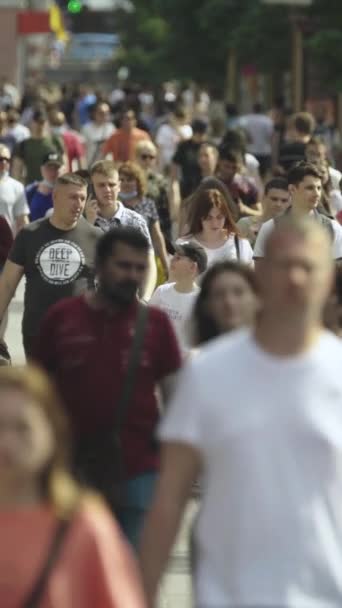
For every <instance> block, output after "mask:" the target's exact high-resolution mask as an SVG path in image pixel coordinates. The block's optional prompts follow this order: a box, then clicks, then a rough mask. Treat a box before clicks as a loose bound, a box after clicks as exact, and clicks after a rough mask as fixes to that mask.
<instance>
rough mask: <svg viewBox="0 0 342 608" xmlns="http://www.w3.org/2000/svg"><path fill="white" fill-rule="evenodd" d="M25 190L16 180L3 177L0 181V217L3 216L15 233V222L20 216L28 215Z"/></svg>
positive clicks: (7, 176) (6, 176)
mask: <svg viewBox="0 0 342 608" xmlns="http://www.w3.org/2000/svg"><path fill="white" fill-rule="evenodd" d="M29 213H30V209H29V206H28V204H27V199H26V194H25V188H24V186H23V184H22V183H21V182H19V181H18V180H17V179H13V177H10V176H9V175H5V176H4V177H3V178H1V179H0V215H3V216H4V217H5V218H6V220H7V221H8V223H9V225H10V226H11V228H12V232H13V233H15V232H16V220H17V218H18V217H19V216H21V215H29Z"/></svg>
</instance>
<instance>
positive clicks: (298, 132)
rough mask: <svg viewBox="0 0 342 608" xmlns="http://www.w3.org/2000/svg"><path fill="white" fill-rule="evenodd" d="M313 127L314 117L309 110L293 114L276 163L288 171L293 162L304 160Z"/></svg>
mask: <svg viewBox="0 0 342 608" xmlns="http://www.w3.org/2000/svg"><path fill="white" fill-rule="evenodd" d="M314 129H315V119H314V117H313V116H312V115H311V114H310V113H309V112H298V114H294V115H293V116H292V117H291V119H290V123H289V129H288V137H287V141H286V142H285V143H284V144H283V145H282V146H281V147H280V151H279V160H278V164H279V166H280V167H281V169H282V170H283V171H284V172H286V173H287V172H288V171H289V170H290V169H291V168H292V167H293V166H294V165H295V164H297V163H299V162H301V161H303V160H305V148H306V144H307V143H308V142H309V141H310V139H311V137H312V134H313V132H314Z"/></svg>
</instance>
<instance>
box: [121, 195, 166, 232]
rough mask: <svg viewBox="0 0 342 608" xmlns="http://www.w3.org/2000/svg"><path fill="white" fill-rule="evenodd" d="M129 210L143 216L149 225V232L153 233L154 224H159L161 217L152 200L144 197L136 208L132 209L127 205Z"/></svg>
mask: <svg viewBox="0 0 342 608" xmlns="http://www.w3.org/2000/svg"><path fill="white" fill-rule="evenodd" d="M126 206H127V207H128V209H131V210H132V211H135V212H136V213H139V214H140V215H142V216H143V218H144V219H145V222H146V223H147V225H148V228H149V230H150V231H151V229H152V226H153V224H155V223H156V222H159V215H158V211H157V207H156V204H155V202H154V201H153V200H152V199H151V198H147V197H146V196H144V197H143V198H142V199H140V200H139V202H138V203H137V204H136V205H134V207H130V206H129V205H126Z"/></svg>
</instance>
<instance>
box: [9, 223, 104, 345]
mask: <svg viewBox="0 0 342 608" xmlns="http://www.w3.org/2000/svg"><path fill="white" fill-rule="evenodd" d="M100 236H101V232H100V231H99V230H97V229H96V228H94V226H91V225H90V224H89V223H88V222H87V221H86V220H85V219H84V218H80V220H79V221H78V223H77V226H76V227H75V228H73V229H72V230H60V229H59V228H56V227H55V226H53V225H52V224H51V222H50V220H49V219H43V220H38V221H37V222H33V223H32V224H29V225H28V226H25V227H24V228H23V229H22V230H21V231H20V232H19V233H18V235H17V237H16V239H15V241H14V245H13V247H12V250H11V252H10V255H9V259H10V260H11V262H14V264H18V265H19V266H22V267H23V268H24V274H25V276H26V287H25V298H24V316H23V334H24V335H25V336H36V334H37V333H38V329H39V325H40V322H41V320H42V318H43V316H44V314H45V313H46V311H47V310H48V308H49V307H50V306H51V305H52V304H55V302H57V301H58V300H60V299H62V298H66V297H68V296H71V295H74V294H75V293H81V292H83V291H85V290H86V289H87V288H89V287H92V286H93V282H94V260H95V247H96V243H97V240H98V239H99V238H100Z"/></svg>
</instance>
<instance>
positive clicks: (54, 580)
mask: <svg viewBox="0 0 342 608" xmlns="http://www.w3.org/2000/svg"><path fill="white" fill-rule="evenodd" d="M67 447H68V440H67V433H66V425H65V420H64V417H63V415H62V409H61V407H60V404H59V402H58V398H57V396H56V394H55V392H54V389H53V388H52V386H51V385H50V382H49V381H48V380H47V378H46V376H45V375H44V374H43V373H42V372H40V371H39V370H37V369H36V368H32V367H26V368H2V369H0V539H1V542H0V606H1V608H33V607H35V608H38V607H39V608H114V607H115V608H144V606H145V603H144V599H143V594H142V590H141V586H140V580H139V576H138V573H137V569H136V565H135V562H134V559H133V557H132V555H131V553H130V550H129V548H128V547H127V545H126V543H125V541H124V540H123V538H122V537H121V534H120V532H119V530H118V528H117V525H116V524H115V522H114V521H113V520H112V518H111V516H110V515H109V512H108V511H107V509H106V508H105V507H104V505H103V504H102V503H101V501H100V499H98V498H97V497H96V496H90V495H87V494H85V493H83V492H82V491H81V490H80V488H79V487H78V486H77V485H76V484H75V483H74V481H73V480H72V478H71V477H70V475H69V474H68V472H67Z"/></svg>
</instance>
